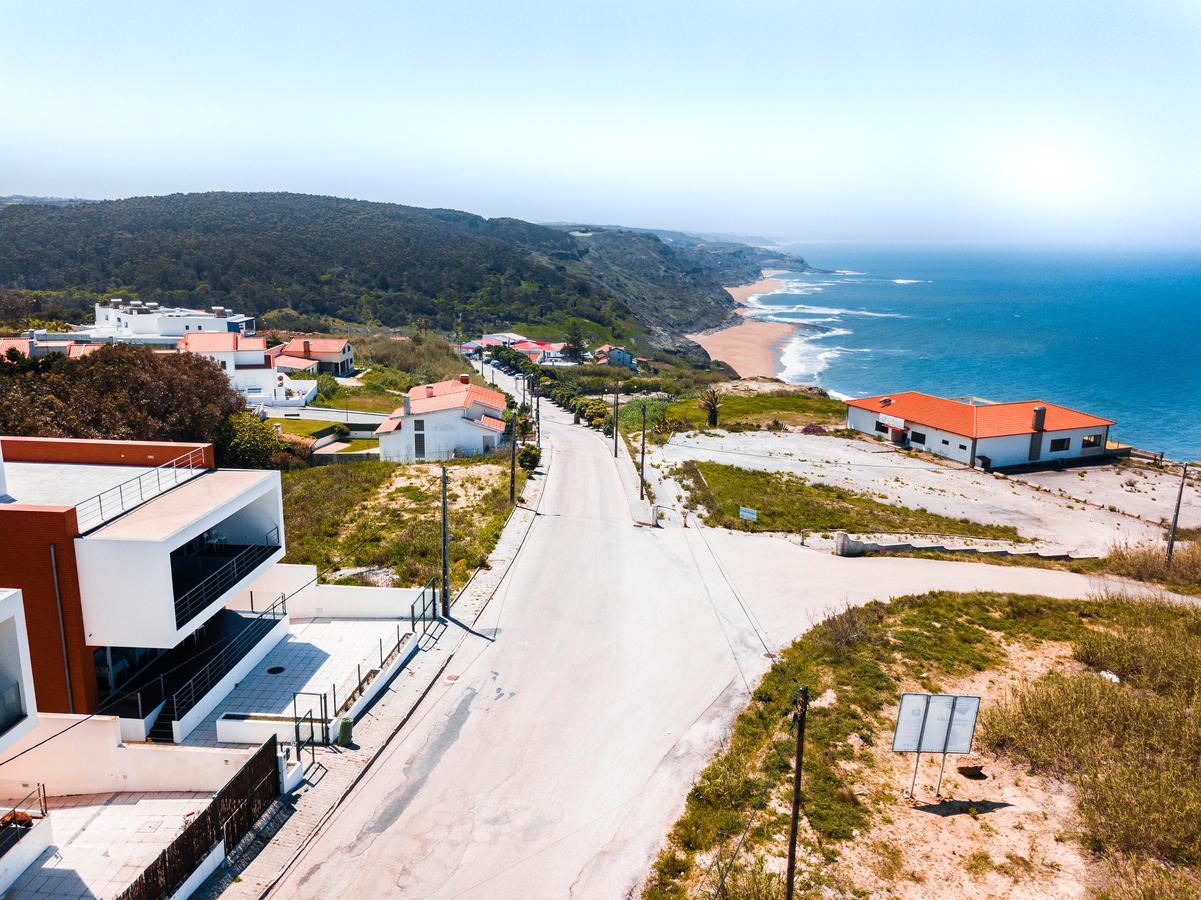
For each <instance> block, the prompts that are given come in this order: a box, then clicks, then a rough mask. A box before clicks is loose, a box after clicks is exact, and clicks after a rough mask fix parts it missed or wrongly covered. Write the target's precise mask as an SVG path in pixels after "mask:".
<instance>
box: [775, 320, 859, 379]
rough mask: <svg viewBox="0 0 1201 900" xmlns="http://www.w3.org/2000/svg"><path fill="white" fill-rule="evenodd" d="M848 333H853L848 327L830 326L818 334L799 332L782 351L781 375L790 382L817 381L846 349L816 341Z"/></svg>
mask: <svg viewBox="0 0 1201 900" xmlns="http://www.w3.org/2000/svg"><path fill="white" fill-rule="evenodd" d="M848 334H851V331H850V330H849V329H846V328H828V329H825V330H823V331H821V332H819V333H816V334H798V335H797V336H796V337H794V338H793V339H792V340H791V341H789V342H788V344H786V345H785V347H784V349H783V351H782V352H781V353H780V374H779V377H780V378H781V379H782V380H783V381H786V382H788V383H789V384H811V383H815V382H816V381H817V378H818V376H819V375H820V374H821V373H822V371H824V370H825V369H826V368H827V367H828V366H829V365H830V362H831V361H832V360H835V359H837V358H838V357H839V356H840V355H841V354H842V353H843V352H844V351H845V348H843V347H830V346H827V345H825V344H818V343H816V341H825V340H827V339H829V338H833V337H842V336H843V335H848Z"/></svg>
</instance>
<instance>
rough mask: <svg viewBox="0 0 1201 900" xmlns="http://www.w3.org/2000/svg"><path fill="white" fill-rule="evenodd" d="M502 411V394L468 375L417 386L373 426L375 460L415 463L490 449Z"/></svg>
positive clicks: (501, 425) (500, 429) (496, 442)
mask: <svg viewBox="0 0 1201 900" xmlns="http://www.w3.org/2000/svg"><path fill="white" fill-rule="evenodd" d="M504 412H505V395H504V394H502V393H501V392H500V391H494V390H492V389H491V388H486V387H481V386H479V385H477V384H472V383H471V379H470V377H469V376H467V375H460V376H459V377H458V378H457V379H455V380H453V381H439V382H437V383H435V384H419V385H417V387H415V388H412V389H411V390H410V391H409V392H408V393H407V394H405V397H404V405H403V406H401V408H400V409H397V410H395V411H394V412H393V413H392V415H390V416H388V418H387V419H386V420H385V421H384V423H383V424H382V425H380V426H379V428H377V429H376V430H375V434H376V437H378V438H379V453H380V458H381V459H386V460H391V461H393V462H414V461H417V460H438V459H451V458H453V457H456V456H475V455H479V454H482V453H490V452H491V451H493V450H495V449H496V448H497V447H498V446H500V443H501V440H502V439H503V436H504V432H505V421H504Z"/></svg>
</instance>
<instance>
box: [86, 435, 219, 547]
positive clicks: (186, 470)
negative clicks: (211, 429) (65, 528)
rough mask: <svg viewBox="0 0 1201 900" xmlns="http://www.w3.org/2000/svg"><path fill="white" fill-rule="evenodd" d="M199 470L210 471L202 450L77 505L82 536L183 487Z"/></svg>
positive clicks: (190, 451)
mask: <svg viewBox="0 0 1201 900" xmlns="http://www.w3.org/2000/svg"><path fill="white" fill-rule="evenodd" d="M197 469H200V470H202V471H203V470H206V469H208V465H207V464H206V462H205V458H204V448H203V447H197V448H195V449H193V450H189V451H188V452H187V453H185V454H183V455H182V456H177V457H175V459H172V460H169V461H167V462H165V463H163V464H162V465H161V466H157V467H156V468H154V469H151V470H150V471H149V472H144V473H143V474H141V475H138V476H137V477H135V478H131V479H129V480H128V481H123V482H121V483H120V484H119V485H117V486H116V487H111V488H109V489H108V490H107V491H101V492H100V493H99V494H96V496H94V497H89V498H88V499H87V500H83V501H81V502H79V503H77V504H75V517H76V520H77V521H78V523H79V531H80V534H83V533H85V532H87V531H90V530H91V529H93V528H96V527H97V526H99V525H102V524H104V523H105V522H106V521H108V520H109V519H112V518H115V517H117V516H119V515H121V513H123V512H126V511H127V510H130V509H133V508H134V507H135V506H138V505H140V504H142V503H145V502H146V501H147V500H149V499H150V498H151V497H157V496H158V495H159V494H162V493H165V492H167V491H169V490H171V488H173V487H175V486H176V485H179V484H183V483H184V482H185V481H188V480H189V479H190V478H192V476H193V475H195V474H196V470H197Z"/></svg>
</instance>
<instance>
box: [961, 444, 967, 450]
mask: <svg viewBox="0 0 1201 900" xmlns="http://www.w3.org/2000/svg"><path fill="white" fill-rule="evenodd" d="M959 449H960V450H966V449H967V444H960V445H959Z"/></svg>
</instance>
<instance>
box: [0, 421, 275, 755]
mask: <svg viewBox="0 0 1201 900" xmlns="http://www.w3.org/2000/svg"><path fill="white" fill-rule="evenodd" d="M0 471H2V472H3V475H2V478H0V495H3V496H2V497H0V532H2V533H3V534H4V536H5V537H4V540H3V541H0V572H3V573H4V575H3V580H4V582H5V585H6V586H7V587H12V588H18V589H20V591H21V594H22V598H23V605H24V611H25V620H26V624H27V631H28V644H29V652H30V659H31V664H32V671H33V677H34V682H35V684H36V685H37V696H38V704H39V708H40V709H41V710H42V711H44V712H48V713H50V712H52V713H93V712H103V713H107V714H112V715H117V716H120V717H121V720H122V728H123V734H124V733H127V732H128V735H129V736H130V737H131V738H132V739H145V738H146V737H148V736H149V737H151V738H152V739H156V740H160V741H167V742H169V741H172V740H178V739H180V737H181V736H182V732H183V731H185V730H186V727H187V724H188V722H189V721H194V720H196V718H197V717H198V716H199V715H200V714H201V713H203V712H204V711H205V710H204V706H205V704H206V703H207V702H209V701H210V700H212V699H213V697H212V693H213V692H214V691H219V690H220V689H221V685H222V677H223V675H224V674H225V673H224V672H223V671H222V669H223V667H224V668H229V667H232V666H233V665H234V664H235V663H237V662H239V661H240V660H244V659H248V658H254V657H255V656H256V655H258V656H261V655H262V654H265V653H266V652H267V650H269V649H270V646H271V645H272V640H279V639H280V638H281V637H282V633H281V632H280V630H279V629H278V628H276V627H275V626H276V625H277V624H278V623H277V622H276V621H275V620H274V619H273V620H271V621H260V618H261V617H250V616H244V615H242V614H240V613H236V612H232V611H230V610H227V609H225V608H224V607H225V605H226V603H227V602H228V601H229V600H230V599H231V598H232V597H234V596H236V594H237V593H238V592H239V591H241V590H242V589H243V588H244V587H245V586H246V585H247V584H248V583H250V582H251V581H252V580H253V579H255V578H257V577H258V576H260V575H261V574H263V573H264V572H265V571H266V570H267V569H268V568H270V567H271V566H272V565H273V564H274V563H275V562H276V561H278V560H279V559H280V558H281V557H282V556H283V552H284V551H283V541H284V535H283V507H282V500H281V491H280V481H279V473H278V472H268V471H262V472H260V471H248V470H225V469H218V468H216V466H215V464H214V459H213V448H212V446H211V445H209V444H178V443H154V442H132V441H93V440H68V439H57V438H15V437H3V438H0ZM284 630H285V631H286V621H285V622H284ZM230 645H233V646H236V647H238V648H239V649H238V657H239V658H238V659H237V660H235V659H230V658H227V655H226V654H219V653H215V652H213V651H214V648H217V647H225V646H230ZM226 690H228V688H226ZM189 715H191V719H189V718H188V717H189Z"/></svg>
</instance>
